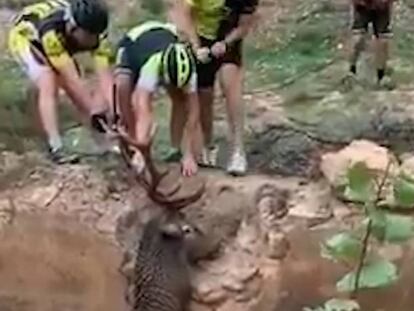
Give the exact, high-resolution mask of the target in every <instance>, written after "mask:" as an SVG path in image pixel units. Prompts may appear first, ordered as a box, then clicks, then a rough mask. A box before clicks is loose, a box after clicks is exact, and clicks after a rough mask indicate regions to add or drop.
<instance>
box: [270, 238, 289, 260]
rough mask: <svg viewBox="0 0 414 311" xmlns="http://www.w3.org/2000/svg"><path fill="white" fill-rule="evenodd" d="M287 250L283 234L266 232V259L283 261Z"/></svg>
mask: <svg viewBox="0 0 414 311" xmlns="http://www.w3.org/2000/svg"><path fill="white" fill-rule="evenodd" d="M289 248H290V244H289V240H288V239H287V238H286V235H285V234H284V233H283V232H274V231H270V232H268V234H267V257H269V258H271V259H279V260H280V259H283V258H285V257H286V256H287V254H288V252H289Z"/></svg>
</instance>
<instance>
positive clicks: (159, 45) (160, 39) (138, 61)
mask: <svg viewBox="0 0 414 311" xmlns="http://www.w3.org/2000/svg"><path fill="white" fill-rule="evenodd" d="M177 40H178V37H177V34H176V30H175V28H174V27H173V26H172V25H169V24H163V23H158V22H147V23H144V24H142V25H140V26H137V27H134V28H133V29H131V30H130V31H128V33H127V34H126V35H125V37H124V38H123V39H122V40H121V43H120V46H121V48H122V47H127V46H130V47H131V52H132V53H133V55H131V52H129V53H130V57H131V58H132V57H133V60H131V61H132V62H133V63H134V64H135V66H134V67H135V70H138V71H139V70H140V69H141V68H142V67H143V66H144V65H145V64H147V63H148V62H149V61H151V63H152V66H159V65H160V62H161V57H160V55H161V53H162V51H164V50H165V49H166V48H167V47H168V46H169V45H170V44H171V43H174V42H177Z"/></svg>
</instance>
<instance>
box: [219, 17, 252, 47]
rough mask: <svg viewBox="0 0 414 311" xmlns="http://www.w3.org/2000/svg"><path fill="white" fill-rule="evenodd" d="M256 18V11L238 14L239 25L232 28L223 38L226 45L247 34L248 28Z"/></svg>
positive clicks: (249, 28)
mask: <svg viewBox="0 0 414 311" xmlns="http://www.w3.org/2000/svg"><path fill="white" fill-rule="evenodd" d="M256 20H257V13H256V12H255V13H252V14H243V15H241V16H240V21H239V25H238V26H237V27H236V28H234V29H233V30H232V31H231V32H230V33H229V34H228V35H227V36H226V38H225V39H224V42H225V43H226V44H227V45H231V44H233V43H234V42H236V41H238V40H241V39H243V38H244V37H246V36H247V34H248V33H249V32H250V30H251V29H252V28H253V26H254V24H255V22H256Z"/></svg>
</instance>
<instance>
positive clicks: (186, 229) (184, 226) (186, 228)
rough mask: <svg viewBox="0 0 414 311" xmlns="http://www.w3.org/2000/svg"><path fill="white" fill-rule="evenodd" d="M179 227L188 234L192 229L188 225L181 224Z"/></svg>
mask: <svg viewBox="0 0 414 311" xmlns="http://www.w3.org/2000/svg"><path fill="white" fill-rule="evenodd" d="M181 229H182V230H183V232H184V234H190V233H192V232H193V231H194V230H193V228H192V227H191V226H190V225H183V226H182V227H181Z"/></svg>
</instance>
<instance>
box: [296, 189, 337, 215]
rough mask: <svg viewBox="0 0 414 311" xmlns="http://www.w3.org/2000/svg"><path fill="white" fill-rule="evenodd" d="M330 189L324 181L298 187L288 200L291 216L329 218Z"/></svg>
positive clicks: (330, 213) (330, 212)
mask: <svg viewBox="0 0 414 311" xmlns="http://www.w3.org/2000/svg"><path fill="white" fill-rule="evenodd" d="M330 199H331V189H330V187H329V185H328V184H327V183H326V182H323V181H321V182H318V183H311V184H309V185H303V186H300V187H299V188H298V191H297V192H296V193H295V194H294V195H292V200H291V201H290V202H289V205H290V209H289V214H290V215H291V216H295V217H300V218H306V219H329V218H330V217H331V216H332V211H331V209H330V208H329V202H330Z"/></svg>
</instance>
